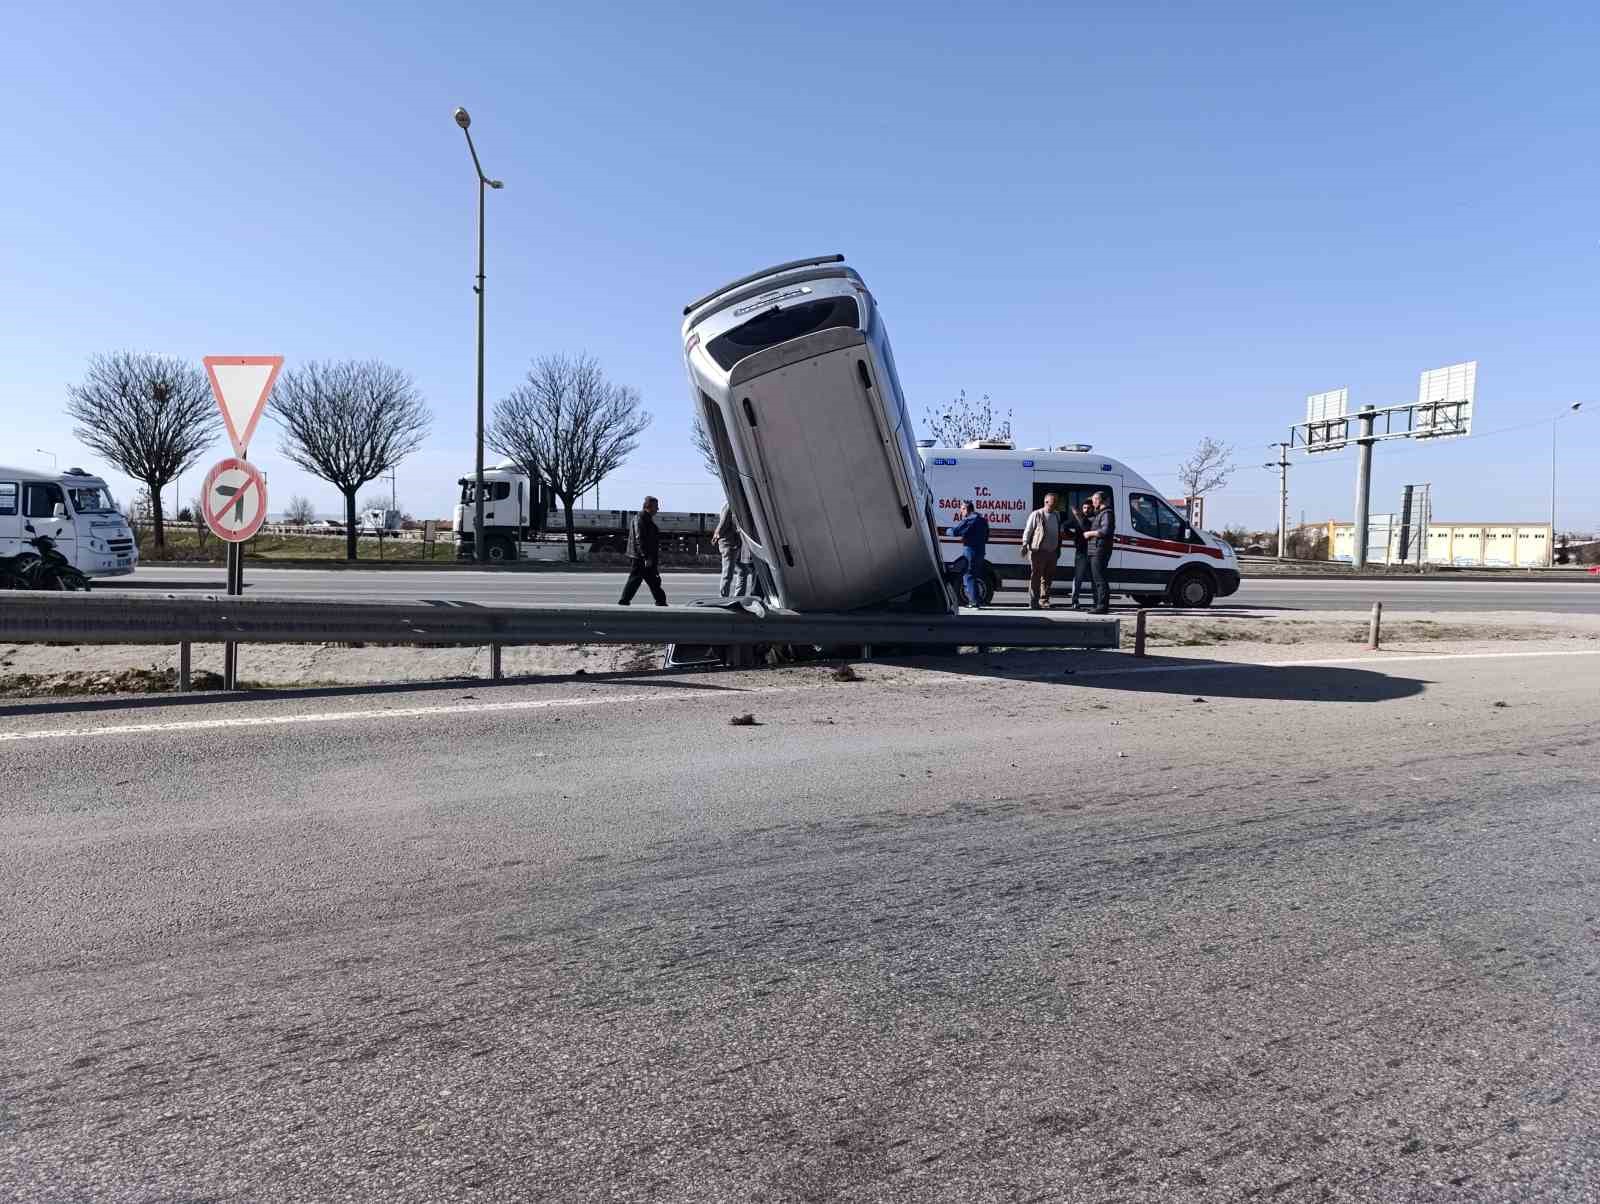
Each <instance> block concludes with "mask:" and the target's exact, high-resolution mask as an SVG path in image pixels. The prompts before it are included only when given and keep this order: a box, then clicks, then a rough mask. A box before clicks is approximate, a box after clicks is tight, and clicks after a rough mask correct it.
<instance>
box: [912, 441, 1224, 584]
mask: <svg viewBox="0 0 1600 1204" xmlns="http://www.w3.org/2000/svg"><path fill="white" fill-rule="evenodd" d="M919 450H920V452H921V454H922V461H923V464H924V466H925V472H926V474H927V478H928V484H929V485H930V486H931V487H932V489H933V495H934V504H935V506H936V507H937V522H938V527H939V547H940V551H941V553H942V555H943V557H944V559H945V561H946V563H951V562H954V561H958V560H960V559H961V558H962V557H964V555H965V553H964V551H963V550H962V547H961V543H960V541H959V540H957V539H955V538H953V537H952V536H951V534H950V528H951V527H952V526H953V525H954V524H955V523H956V522H957V521H958V515H957V507H958V506H959V505H960V504H961V502H963V501H970V502H972V503H973V505H974V506H976V507H977V509H978V512H979V513H980V514H982V515H983V516H984V517H985V518H986V519H988V520H989V549H988V561H989V571H988V574H987V575H988V584H989V588H990V593H991V596H992V593H993V591H995V590H998V589H999V588H1000V587H1001V583H1002V582H1004V581H1024V582H1025V581H1026V580H1027V579H1028V564H1027V561H1026V560H1025V559H1024V558H1023V556H1022V531H1023V528H1024V527H1025V526H1026V525H1027V522H1028V515H1029V513H1031V512H1032V511H1034V510H1036V509H1038V508H1039V507H1040V506H1041V505H1043V504H1044V496H1045V494H1047V493H1053V494H1055V495H1056V496H1057V497H1058V498H1059V499H1060V501H1059V503H1058V505H1060V506H1061V507H1063V508H1065V507H1072V508H1074V509H1076V510H1078V511H1079V512H1081V511H1082V509H1083V504H1084V502H1085V501H1087V500H1088V498H1089V497H1090V495H1091V494H1094V493H1100V492H1104V493H1106V494H1107V495H1109V496H1110V498H1111V506H1112V513H1113V514H1114V515H1115V516H1116V532H1117V533H1116V539H1115V541H1114V544H1113V547H1112V552H1111V563H1110V564H1109V565H1108V566H1107V573H1106V576H1107V579H1108V580H1109V582H1110V585H1111V592H1112V593H1113V594H1123V595H1126V596H1127V597H1129V598H1131V599H1132V600H1133V601H1134V602H1135V603H1137V604H1138V605H1140V606H1159V605H1161V604H1162V603H1170V604H1171V605H1173V606H1183V607H1204V606H1210V605H1211V603H1212V600H1213V599H1216V598H1226V597H1228V596H1229V595H1231V594H1234V593H1236V592H1238V589H1239V562H1238V560H1237V558H1236V557H1235V556H1234V552H1233V548H1232V547H1230V546H1229V545H1228V544H1227V543H1225V542H1224V541H1222V540H1220V539H1217V538H1216V537H1214V536H1211V535H1207V534H1206V533H1205V532H1203V531H1197V530H1195V529H1194V528H1193V527H1192V526H1190V524H1189V522H1188V520H1187V519H1185V518H1184V516H1183V515H1181V514H1179V513H1178V512H1177V511H1176V510H1174V509H1173V508H1172V507H1171V506H1170V505H1168V504H1167V502H1166V500H1165V499H1164V498H1163V497H1162V495H1161V491H1160V490H1159V489H1157V488H1156V487H1155V486H1154V485H1151V484H1150V483H1149V482H1148V481H1146V480H1145V479H1144V478H1143V477H1141V476H1140V475H1139V474H1138V473H1136V472H1134V471H1133V469H1131V468H1129V467H1128V466H1127V465H1126V464H1123V463H1122V462H1121V461H1120V460H1113V459H1112V458H1111V457H1109V456H1102V455H1099V454H1097V453H1095V451H1094V449H1093V447H1091V446H1090V445H1089V444H1086V443H1074V444H1068V445H1066V446H1062V447H1057V448H1053V449H1044V448H1028V449H1026V450H1020V451H1019V450H1018V449H1017V448H1016V447H1015V446H1014V445H1013V444H1012V443H1011V442H1010V441H1008V440H982V441H979V442H975V443H968V444H966V445H964V446H962V447H954V448H952V447H933V446H927V445H925V446H922V447H921V448H920V449H919ZM1073 557H1074V552H1073V549H1072V545H1071V544H1070V543H1066V544H1064V545H1063V547H1062V549H1061V560H1060V563H1059V566H1058V568H1057V569H1056V584H1055V590H1054V591H1053V596H1056V597H1059V596H1061V595H1062V593H1063V592H1064V591H1063V586H1065V589H1066V591H1070V590H1071V587H1072V569H1073ZM985 600H987V599H985Z"/></svg>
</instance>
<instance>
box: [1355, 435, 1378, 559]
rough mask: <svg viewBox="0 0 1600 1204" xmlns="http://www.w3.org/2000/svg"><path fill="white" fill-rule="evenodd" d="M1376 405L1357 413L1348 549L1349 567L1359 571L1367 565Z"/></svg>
mask: <svg viewBox="0 0 1600 1204" xmlns="http://www.w3.org/2000/svg"><path fill="white" fill-rule="evenodd" d="M1376 409H1377V407H1376V406H1362V407H1361V412H1360V413H1359V414H1358V415H1357V417H1358V418H1360V419H1361V434H1360V436H1359V437H1358V438H1357V439H1356V529H1355V544H1354V546H1353V547H1352V548H1351V549H1350V567H1351V568H1352V569H1355V570H1356V571H1357V572H1360V571H1361V570H1362V569H1364V568H1366V567H1367V518H1368V512H1369V511H1370V510H1371V508H1372V445H1373V443H1374V442H1375V440H1374V439H1373V437H1372V420H1373V411H1374V410H1376Z"/></svg>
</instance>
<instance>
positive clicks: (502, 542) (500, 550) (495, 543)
mask: <svg viewBox="0 0 1600 1204" xmlns="http://www.w3.org/2000/svg"><path fill="white" fill-rule="evenodd" d="M483 546H484V550H485V551H487V552H488V553H489V560H490V561H491V562H492V563H494V564H504V563H505V562H506V561H508V560H515V559H516V558H517V550H516V549H515V548H513V547H512V546H511V541H510V540H509V539H506V538H504V537H503V536H496V537H495V538H494V539H491V540H489V541H487V542H486V543H485V544H484V545H483Z"/></svg>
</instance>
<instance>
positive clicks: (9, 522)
mask: <svg viewBox="0 0 1600 1204" xmlns="http://www.w3.org/2000/svg"><path fill="white" fill-rule="evenodd" d="M29 523H32V524H33V527H34V531H36V532H38V533H39V534H40V535H48V536H50V537H51V538H52V539H54V540H55V541H56V550H57V551H58V552H60V553H61V554H62V555H63V556H65V557H66V558H67V560H68V562H70V563H71V564H72V566H73V567H74V568H76V569H77V570H78V571H79V572H81V573H83V574H84V575H85V576H87V577H118V576H121V575H122V574H124V573H131V572H133V570H134V569H135V568H137V567H138V565H139V548H138V546H137V545H136V544H135V543H134V539H133V531H132V530H131V529H130V528H129V526H128V520H127V519H126V518H124V517H123V516H122V512H121V511H120V510H118V509H117V504H116V503H115V502H114V501H112V499H111V490H110V489H108V488H107V487H106V483H105V482H104V481H103V480H101V479H100V478H99V477H93V476H90V475H89V474H88V473H86V472H84V471H83V469H81V468H69V469H67V471H66V472H63V473H55V472H39V471H37V470H35V469H31V468H4V467H0V556H19V555H23V554H29V555H31V554H33V548H32V547H30V546H29V544H28V540H30V539H31V538H33V534H32V532H30V531H29V530H28V524H29Z"/></svg>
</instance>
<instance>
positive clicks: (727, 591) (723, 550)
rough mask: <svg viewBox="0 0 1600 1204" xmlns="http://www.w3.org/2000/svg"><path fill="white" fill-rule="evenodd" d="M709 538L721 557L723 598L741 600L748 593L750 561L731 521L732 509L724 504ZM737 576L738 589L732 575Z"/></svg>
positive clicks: (742, 537)
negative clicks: (734, 584)
mask: <svg viewBox="0 0 1600 1204" xmlns="http://www.w3.org/2000/svg"><path fill="white" fill-rule="evenodd" d="M711 538H712V539H714V540H716V542H717V552H718V553H719V554H720V555H721V556H722V590H721V594H722V596H723V597H724V598H730V597H731V598H742V597H744V596H745V595H746V594H747V593H749V592H750V560H749V558H748V557H746V556H745V554H744V536H742V535H740V534H739V524H738V523H736V522H734V521H733V507H732V506H730V505H728V503H726V502H724V503H723V504H722V513H721V514H720V515H718V516H717V526H716V530H714V531H713V532H712V533H711ZM735 573H737V574H738V575H739V588H738V589H737V590H736V589H734V587H733V577H734V574H735Z"/></svg>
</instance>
